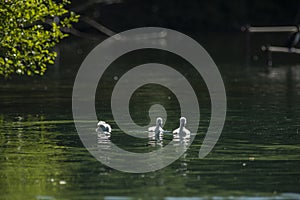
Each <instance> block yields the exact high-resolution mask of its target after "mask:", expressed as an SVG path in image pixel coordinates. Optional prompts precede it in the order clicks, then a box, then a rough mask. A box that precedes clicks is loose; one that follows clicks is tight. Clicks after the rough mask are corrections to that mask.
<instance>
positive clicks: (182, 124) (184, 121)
mask: <svg viewBox="0 0 300 200" xmlns="http://www.w3.org/2000/svg"><path fill="white" fill-rule="evenodd" d="M179 121H180V125H181V126H185V125H186V118H185V117H180V120H179Z"/></svg>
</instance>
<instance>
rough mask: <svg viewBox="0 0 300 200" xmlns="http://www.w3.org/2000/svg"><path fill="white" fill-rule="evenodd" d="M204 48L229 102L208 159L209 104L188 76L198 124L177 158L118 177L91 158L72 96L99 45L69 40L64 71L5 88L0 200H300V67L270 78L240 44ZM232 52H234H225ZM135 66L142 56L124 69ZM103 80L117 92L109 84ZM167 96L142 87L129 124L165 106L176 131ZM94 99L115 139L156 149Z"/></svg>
mask: <svg viewBox="0 0 300 200" xmlns="http://www.w3.org/2000/svg"><path fill="white" fill-rule="evenodd" d="M203 40H204V39H203ZM204 41H206V42H203V43H204V44H203V45H204V46H205V47H206V48H207V50H208V51H209V53H210V54H211V56H212V57H213V59H214V60H215V61H216V63H217V65H218V67H219V69H220V71H221V74H222V76H223V79H224V83H225V87H226V92H227V98H228V110H227V118H226V123H225V127H224V130H223V132H222V135H221V138H220V139H219V141H218V143H217V145H216V146H215V147H214V149H213V151H212V152H211V153H210V154H209V155H208V156H207V157H206V158H204V159H199V158H198V157H197V156H198V151H199V149H200V147H201V143H202V140H203V137H204V135H205V131H206V129H207V126H208V122H209V116H210V109H209V106H210V103H209V96H208V94H207V91H206V90H205V85H204V84H203V83H202V82H201V80H200V79H199V78H197V77H193V76H191V75H190V74H189V70H187V72H186V77H188V78H190V80H191V81H192V82H194V83H195V82H196V83H197V84H196V86H195V90H196V91H197V93H198V95H199V98H200V100H199V103H200V107H201V121H200V127H199V130H198V134H197V136H196V138H195V140H194V142H193V144H192V145H191V147H190V148H189V149H188V150H187V152H186V153H185V154H184V155H183V156H182V157H181V158H180V159H178V160H177V161H176V162H174V163H173V164H171V165H169V166H168V167H166V168H164V169H161V170H159V171H155V172H150V173H145V174H129V173H123V172H119V171H116V170H114V169H111V168H109V167H107V166H105V165H103V164H101V163H100V162H98V161H97V160H96V159H94V158H93V157H92V156H91V155H90V154H89V153H88V151H87V150H86V149H85V148H84V146H83V145H82V143H81V141H80V139H79V137H78V134H77V132H76V129H75V126H74V123H73V120H72V109H71V103H72V99H71V97H72V96H71V95H72V86H73V82H74V77H75V74H76V72H77V69H78V67H79V66H80V64H81V62H82V61H83V59H84V57H85V55H86V54H87V53H88V52H89V50H91V48H92V47H93V46H94V45H95V44H93V43H91V42H80V41H73V40H70V41H67V42H65V43H63V44H62V45H61V47H60V55H61V56H60V60H59V62H58V65H57V66H55V67H53V68H52V69H49V71H48V73H47V74H46V76H45V77H36V78H32V79H26V78H22V79H18V78H13V79H12V80H1V86H0V97H1V101H0V199H5V200H6V199H7V200H8V199H12V200H15V199H45V200H46V199H214V198H215V199H217V198H219V199H275V198H276V199H300V187H299V185H300V170H299V168H300V114H299V111H300V104H299V102H300V66H297V65H294V64H278V65H277V66H275V67H274V68H273V69H271V71H270V72H269V73H264V69H263V65H261V64H252V66H250V68H246V67H245V66H244V63H243V56H244V55H243V50H241V49H242V48H243V45H242V44H243V43H242V40H240V39H236V38H234V37H230V38H229V39H228V38H225V39H224V38H219V39H218V41H215V40H204ZM210 41H211V42H210ZM200 42H201V39H200ZM214 42H215V43H214ZM229 45H232V49H231V50H230V51H228V50H226V49H225V47H228V46H229ZM164 56H165V55H161V57H162V58H163V60H165V61H166V62H167V63H169V64H170V65H172V64H174V66H175V67H176V63H177V65H178V62H179V61H178V62H177V61H176V60H173V59H171V61H170V58H169V59H168V58H164ZM139 59H142V60H143V59H144V57H143V55H141V56H139V57H138V58H136V59H127V60H125V61H124V63H127V64H135V63H139ZM286 59H288V57H287V58H286ZM124 63H123V64H124ZM283 63H284V62H283ZM127 64H126V65H127ZM116 65H117V66H118V65H120V66H119V69H120V71H117V72H120V73H121V72H123V71H124V68H122V66H121V65H122V62H121V64H120V63H119V64H118V63H117V64H116ZM104 81H107V85H105V87H106V89H107V90H109V89H112V85H113V80H112V79H111V78H107V80H104ZM197 81H199V83H198V82H197ZM153 89H155V90H157V89H160V90H161V98H158V99H157V98H153V99H151V98H150V97H143V94H149V93H150V94H151V91H152V90H153ZM198 91H203V92H198ZM169 95H171V94H170V93H169V91H168V90H166V89H165V88H157V86H148V87H143V88H140V91H139V92H138V93H136V96H134V97H133V101H132V104H131V110H132V113H131V114H132V117H133V119H134V120H136V122H137V123H140V124H146V123H147V122H148V120H149V119H148V118H147V115H146V114H145V113H146V110H147V108H148V107H149V105H151V104H153V103H158V101H159V100H160V99H161V100H162V102H161V103H162V104H163V105H164V106H165V108H166V110H167V112H168V121H167V124H166V127H167V128H168V129H171V127H174V126H177V121H178V116H180V113H178V111H177V110H178V104H177V102H176V100H174V101H170V102H169V101H167V100H165V98H164V97H168V96H169ZM150 96H151V95H150ZM145 98H147V101H145ZM97 99H98V102H97V103H96V108H97V111H98V112H99V113H98V115H99V116H100V117H101V118H104V119H106V120H107V121H109V122H110V123H111V124H112V126H113V128H115V130H116V134H115V136H114V134H112V138H111V140H112V141H114V142H116V143H117V144H118V145H119V146H121V147H123V148H127V149H130V150H132V151H136V152H139V151H150V150H153V149H155V148H159V147H157V146H155V142H154V143H153V141H152V142H151V141H150V142H149V141H145V140H133V139H132V138H129V137H124V138H123V136H122V134H119V133H121V131H120V130H118V129H117V127H116V124H115V123H114V121H113V119H112V118H110V117H111V113H110V112H109V111H108V110H109V104H107V102H106V101H107V99H106V98H103V95H101V94H100V93H99V94H98V95H97ZM134 99H136V100H134ZM172 99H173V98H172ZM145 102H146V103H145ZM132 141H134V143H133V142H132ZM164 142H165V143H168V138H166V140H165V141H164ZM153 144H154V145H153ZM188 197H190V198H188ZM192 197H193V198H192Z"/></svg>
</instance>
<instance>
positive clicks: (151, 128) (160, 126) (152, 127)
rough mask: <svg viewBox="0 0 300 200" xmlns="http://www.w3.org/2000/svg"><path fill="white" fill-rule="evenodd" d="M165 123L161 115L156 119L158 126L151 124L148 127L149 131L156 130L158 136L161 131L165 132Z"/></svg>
mask: <svg viewBox="0 0 300 200" xmlns="http://www.w3.org/2000/svg"><path fill="white" fill-rule="evenodd" d="M162 125H163V119H162V118H161V117H158V118H157V119H156V126H151V127H149V128H148V131H149V132H154V133H155V135H156V136H158V135H159V134H160V133H162V132H164V129H162Z"/></svg>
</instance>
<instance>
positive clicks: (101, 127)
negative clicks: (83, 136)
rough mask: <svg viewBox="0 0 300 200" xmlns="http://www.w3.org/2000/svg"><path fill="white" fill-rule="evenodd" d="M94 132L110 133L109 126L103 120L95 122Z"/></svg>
mask: <svg viewBox="0 0 300 200" xmlns="http://www.w3.org/2000/svg"><path fill="white" fill-rule="evenodd" d="M96 132H97V133H105V134H109V133H111V127H110V125H109V124H107V123H106V122H105V121H99V122H98V124H97V128H96Z"/></svg>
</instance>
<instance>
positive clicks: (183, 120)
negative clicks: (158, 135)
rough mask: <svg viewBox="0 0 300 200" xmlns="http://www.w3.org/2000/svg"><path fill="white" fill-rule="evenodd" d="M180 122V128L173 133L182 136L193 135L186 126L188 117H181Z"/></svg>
mask: <svg viewBox="0 0 300 200" xmlns="http://www.w3.org/2000/svg"><path fill="white" fill-rule="evenodd" d="M179 122H180V125H179V128H177V129H175V130H174V131H173V134H176V135H179V136H180V137H189V136H190V135H191V131H189V130H188V129H187V128H185V125H186V118H185V117H181V118H180V120H179Z"/></svg>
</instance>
